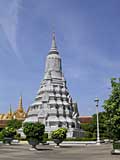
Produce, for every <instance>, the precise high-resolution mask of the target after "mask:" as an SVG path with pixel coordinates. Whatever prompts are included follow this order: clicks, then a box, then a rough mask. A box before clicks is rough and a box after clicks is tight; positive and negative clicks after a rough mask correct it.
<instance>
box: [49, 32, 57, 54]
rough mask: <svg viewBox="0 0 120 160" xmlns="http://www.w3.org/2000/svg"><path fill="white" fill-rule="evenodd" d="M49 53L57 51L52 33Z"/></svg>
mask: <svg viewBox="0 0 120 160" xmlns="http://www.w3.org/2000/svg"><path fill="white" fill-rule="evenodd" d="M50 51H57V46H56V40H55V32H53V33H52V45H51V49H50Z"/></svg>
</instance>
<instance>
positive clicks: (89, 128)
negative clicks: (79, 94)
mask: <svg viewBox="0 0 120 160" xmlns="http://www.w3.org/2000/svg"><path fill="white" fill-rule="evenodd" d="M105 120H106V113H105V112H99V131H100V138H101V139H104V138H107V137H108V134H107V127H106V125H105ZM81 128H82V129H83V130H84V131H85V137H86V138H96V137H97V115H96V114H93V115H92V121H91V122H90V123H88V124H81Z"/></svg>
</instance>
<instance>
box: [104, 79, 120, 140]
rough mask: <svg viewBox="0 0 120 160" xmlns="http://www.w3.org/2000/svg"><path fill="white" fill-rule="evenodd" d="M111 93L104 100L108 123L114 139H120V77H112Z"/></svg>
mask: <svg viewBox="0 0 120 160" xmlns="http://www.w3.org/2000/svg"><path fill="white" fill-rule="evenodd" d="M111 89H112V90H111V94H110V95H109V98H108V99H107V100H105V102H104V105H103V107H104V109H105V111H106V125H107V126H108V131H109V132H110V133H111V136H112V139H114V140H118V139H120V78H118V79H116V78H112V79H111Z"/></svg>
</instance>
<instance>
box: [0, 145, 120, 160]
mask: <svg viewBox="0 0 120 160" xmlns="http://www.w3.org/2000/svg"><path fill="white" fill-rule="evenodd" d="M29 148H30V146H29V145H21V144H20V145H11V146H7V145H0V160H120V155H111V154H110V151H111V149H112V146H111V145H110V144H109V145H108V144H107V145H105V144H102V145H101V146H95V145H91V146H89V145H88V146H78V147H71V146H63V147H61V148H55V147H54V146H38V150H37V151H30V150H29Z"/></svg>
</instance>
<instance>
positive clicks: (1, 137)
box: [0, 132, 4, 141]
mask: <svg viewBox="0 0 120 160" xmlns="http://www.w3.org/2000/svg"><path fill="white" fill-rule="evenodd" d="M3 140H4V135H3V133H2V132H0V141H3Z"/></svg>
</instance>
